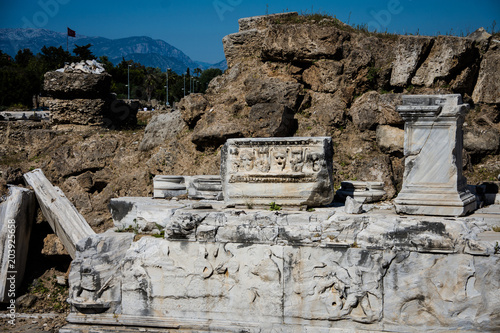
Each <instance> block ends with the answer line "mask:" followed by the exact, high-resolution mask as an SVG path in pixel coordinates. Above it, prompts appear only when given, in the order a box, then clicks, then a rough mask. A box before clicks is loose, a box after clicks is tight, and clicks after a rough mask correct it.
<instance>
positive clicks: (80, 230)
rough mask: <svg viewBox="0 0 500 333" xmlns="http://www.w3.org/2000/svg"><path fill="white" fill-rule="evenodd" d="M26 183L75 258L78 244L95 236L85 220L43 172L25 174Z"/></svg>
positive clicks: (53, 228)
mask: <svg viewBox="0 0 500 333" xmlns="http://www.w3.org/2000/svg"><path fill="white" fill-rule="evenodd" d="M24 179H25V180H26V183H27V184H28V185H29V186H31V187H32V188H33V190H34V191H35V194H36V198H37V200H38V203H39V204H40V208H41V210H42V213H43V215H44V217H45V218H46V219H47V221H48V222H49V224H50V227H51V228H52V230H53V231H54V233H55V234H56V235H57V237H59V239H60V240H61V241H62V243H63V244H64V247H65V248H66V251H68V253H69V255H70V256H71V258H75V251H76V249H75V247H76V243H77V242H78V241H79V240H80V239H82V238H85V237H88V236H90V235H94V234H95V232H94V231H93V230H92V228H91V227H90V226H89V224H88V223H87V221H85V218H84V217H83V216H82V215H81V214H80V213H79V212H78V211H77V210H76V208H75V206H73V204H72V203H71V202H70V201H69V200H68V198H67V197H66V196H65V195H64V193H63V191H61V189H60V188H58V187H55V186H53V185H52V184H51V183H50V181H49V180H48V179H47V178H46V177H45V175H44V174H43V172H42V170H40V169H35V170H33V171H31V172H28V173H25V174H24Z"/></svg>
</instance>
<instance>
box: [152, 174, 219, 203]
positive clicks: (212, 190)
mask: <svg viewBox="0 0 500 333" xmlns="http://www.w3.org/2000/svg"><path fill="white" fill-rule="evenodd" d="M153 188H154V194H153V197H154V198H157V199H159V198H161V199H165V198H173V197H179V196H183V195H186V194H187V196H188V198H189V199H197V200H222V181H221V177H220V175H198V176H165V175H159V176H155V177H154V178H153Z"/></svg>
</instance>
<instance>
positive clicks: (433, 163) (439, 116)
mask: <svg viewBox="0 0 500 333" xmlns="http://www.w3.org/2000/svg"><path fill="white" fill-rule="evenodd" d="M468 110H469V105H468V104H464V103H463V102H462V97H461V95H459V94H455V95H414V96H410V95H408V96H403V105H400V106H398V107H397V111H398V112H399V114H400V115H401V117H402V118H403V120H404V121H405V147H404V151H405V171H404V175H403V186H402V189H401V192H400V193H399V194H398V196H397V198H396V199H395V200H394V203H395V206H396V211H397V212H399V213H404V214H417V215H440V216H462V215H465V214H467V213H470V212H472V211H474V210H475V209H476V198H475V196H474V195H473V194H472V193H470V192H469V190H468V189H467V180H466V179H465V177H464V176H463V174H462V147H463V132H462V125H463V122H464V117H465V114H466V113H467V112H468Z"/></svg>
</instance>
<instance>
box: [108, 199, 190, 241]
mask: <svg viewBox="0 0 500 333" xmlns="http://www.w3.org/2000/svg"><path fill="white" fill-rule="evenodd" d="M182 207H186V204H184V203H182V202H177V201H165V200H154V199H153V198H144V197H139V198H134V197H124V198H114V199H111V200H110V201H109V209H110V211H111V217H112V218H113V223H114V225H115V227H116V228H117V229H118V230H125V229H129V228H131V229H133V230H136V231H137V232H145V233H148V232H151V231H153V230H154V229H155V228H158V227H165V226H166V225H167V223H168V221H169V220H170V219H171V218H172V216H173V215H174V213H175V211H176V210H177V209H179V208H182Z"/></svg>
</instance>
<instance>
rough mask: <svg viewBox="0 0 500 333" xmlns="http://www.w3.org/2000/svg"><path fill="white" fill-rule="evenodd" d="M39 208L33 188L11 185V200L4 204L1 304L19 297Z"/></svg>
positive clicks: (0, 230)
mask: <svg viewBox="0 0 500 333" xmlns="http://www.w3.org/2000/svg"><path fill="white" fill-rule="evenodd" d="M35 210H36V207H35V196H34V194H33V191H30V190H28V189H25V188H22V187H15V186H10V187H9V194H8V196H7V199H6V200H5V201H4V202H2V203H1V204H0V303H2V302H3V303H7V302H9V300H10V299H15V297H17V296H19V294H15V292H16V291H18V290H19V288H20V287H21V283H22V280H23V276H24V271H25V269H26V259H27V258H28V248H29V242H30V235H31V227H32V225H33V221H34V219H35ZM12 277H14V279H12ZM13 286H15V288H12V287H13ZM14 294H15V295H14Z"/></svg>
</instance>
